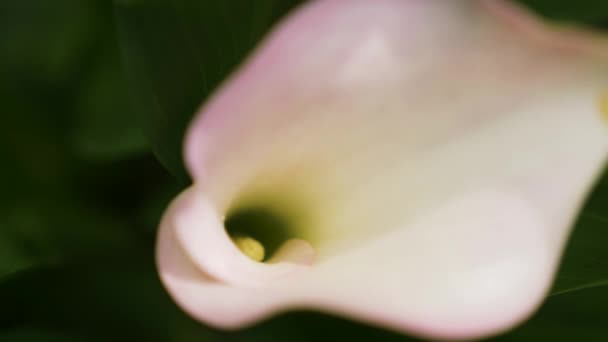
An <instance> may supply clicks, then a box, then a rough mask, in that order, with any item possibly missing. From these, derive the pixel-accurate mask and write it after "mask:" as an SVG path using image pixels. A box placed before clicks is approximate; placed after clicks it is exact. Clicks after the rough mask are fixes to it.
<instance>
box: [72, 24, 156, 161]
mask: <svg viewBox="0 0 608 342" xmlns="http://www.w3.org/2000/svg"><path fill="white" fill-rule="evenodd" d="M104 33H105V34H106V35H108V37H106V38H105V42H103V43H102V44H100V46H99V50H100V53H99V54H98V55H97V56H95V60H94V63H92V64H93V65H92V66H91V67H90V70H88V72H87V74H86V78H85V80H84V81H83V85H82V87H81V89H80V94H78V101H77V102H76V106H75V113H76V114H75V118H74V125H73V129H72V133H71V144H72V145H73V146H74V149H75V151H76V153H77V154H78V155H79V156H80V157H81V158H83V159H86V160H93V161H104V160H116V159H125V158H128V157H132V156H134V155H141V154H143V153H145V152H147V150H148V143H147V141H146V139H145V138H144V136H143V132H142V131H141V123H140V122H139V118H138V116H137V115H136V113H135V112H134V111H133V106H132V103H131V97H130V95H129V87H128V86H127V84H126V76H125V75H124V72H123V68H122V64H121V61H120V53H119V51H118V46H117V42H116V41H115V35H114V31H113V30H107V31H106V32H104ZM102 38H103V37H100V38H99V39H102ZM102 40H103V39H102Z"/></svg>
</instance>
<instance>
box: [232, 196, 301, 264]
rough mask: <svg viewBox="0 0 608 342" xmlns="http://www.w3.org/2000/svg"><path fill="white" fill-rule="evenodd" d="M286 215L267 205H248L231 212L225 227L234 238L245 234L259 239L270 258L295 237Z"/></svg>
mask: <svg viewBox="0 0 608 342" xmlns="http://www.w3.org/2000/svg"><path fill="white" fill-rule="evenodd" d="M289 221H290V220H288V219H287V218H286V217H284V216H282V215H280V214H278V213H276V212H274V211H272V210H270V209H269V208H266V207H262V206H260V207H246V208H240V209H237V210H235V211H234V212H232V213H230V214H229V215H228V216H227V217H226V220H225V222H224V227H225V228H226V231H227V232H228V235H230V236H231V237H232V238H234V237H237V236H245V237H249V238H252V239H255V240H257V241H258V242H259V243H261V244H262V245H263V246H264V249H265V257H264V259H263V260H262V261H265V260H267V259H269V258H270V257H271V256H272V255H273V254H274V252H275V251H276V250H277V249H278V248H279V247H280V246H281V245H282V244H283V243H284V242H285V241H287V240H289V239H291V238H294V235H293V234H292V229H291V227H290V225H289Z"/></svg>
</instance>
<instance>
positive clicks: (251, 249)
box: [232, 235, 266, 262]
mask: <svg viewBox="0 0 608 342" xmlns="http://www.w3.org/2000/svg"><path fill="white" fill-rule="evenodd" d="M232 241H233V242H234V244H235V245H236V246H237V247H238V248H239V249H240V250H241V252H243V254H245V255H246V256H248V257H249V258H250V259H251V260H253V261H258V262H260V261H262V260H264V256H265V254H266V251H265V249H264V245H262V244H261V243H260V242H259V241H258V240H256V239H254V238H252V237H250V236H244V235H237V236H232Z"/></svg>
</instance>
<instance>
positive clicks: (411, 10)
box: [157, 0, 608, 339]
mask: <svg viewBox="0 0 608 342" xmlns="http://www.w3.org/2000/svg"><path fill="white" fill-rule="evenodd" d="M607 60H608V44H607V43H606V42H605V41H604V40H603V39H602V38H601V37H598V36H595V35H593V34H590V33H585V32H582V31H575V30H553V29H552V28H550V27H548V26H546V25H545V24H543V23H541V22H539V21H538V20H536V18H534V17H532V16H531V15H530V14H528V13H527V12H525V11H524V10H522V9H520V8H517V7H515V6H514V5H512V4H511V3H508V2H503V1H492V0H489V1H469V0H454V1H444V0H376V1H368V0H351V1H341V0H319V1H313V2H310V3H308V4H306V5H305V6H303V7H301V8H300V9H299V10H297V11H296V12H295V13H293V14H292V15H291V16H289V17H288V18H287V19H286V20H285V21H284V22H283V23H282V24H281V25H279V26H278V27H277V28H276V29H275V30H274V32H273V33H272V34H271V35H270V36H269V37H268V38H267V39H266V40H265V41H264V42H263V44H262V45H261V46H260V47H259V49H258V50H257V51H256V52H255V53H254V54H253V56H252V57H251V58H250V59H249V60H248V61H247V62H246V63H245V64H244V65H243V66H242V67H241V68H240V69H239V70H238V71H237V72H236V73H235V74H234V75H233V76H232V77H231V78H230V79H229V80H228V81H227V82H226V83H225V84H224V85H223V86H222V87H221V88H220V89H219V90H218V91H217V92H216V94H215V95H214V96H213V97H212V98H211V99H210V101H209V102H208V103H207V104H206V105H205V106H204V108H203V109H202V110H201V112H200V113H199V114H198V115H197V116H196V118H195V119H194V121H193V122H192V124H191V126H190V128H189V132H188V135H187V137H186V142H185V161H186V165H187V168H188V170H189V172H190V174H191V176H192V178H193V181H194V184H193V185H192V186H191V187H190V188H189V189H187V190H185V191H184V192H183V193H182V194H181V195H180V196H179V197H178V198H177V199H175V200H174V202H173V203H172V204H171V206H170V207H169V209H168V210H167V212H166V213H165V215H164V217H163V220H162V222H161V225H160V231H159V237H158V246H157V261H158V268H159V272H160V276H161V279H162V281H163V283H164V284H165V286H166V288H167V289H168V290H169V292H170V294H171V295H172V297H173V298H174V299H175V301H176V302H177V303H178V304H179V305H180V306H181V307H182V308H183V309H184V310H186V311H187V312H188V313H189V314H191V315H192V316H193V317H195V318H197V319H199V320H201V321H203V322H205V323H208V324H211V325H214V326H219V327H225V328H236V327H241V326H245V325H248V324H252V323H254V322H257V321H259V320H261V319H263V318H265V317H268V316H269V315H271V314H274V313H277V312H281V311H285V310H288V309H291V308H310V309H318V310H322V311H327V312H332V313H337V314H341V315H344V316H346V317H349V318H353V319H357V320H361V321H367V322H371V323H374V324H378V325H380V326H383V327H387V328H391V329H395V330H399V331H403V332H408V333H413V334H417V335H423V336H431V337H439V338H454V339H458V338H472V337H480V336H485V335H489V334H493V333H497V332H500V331H503V330H505V329H508V328H510V327H512V326H513V325H515V324H516V323H518V322H521V321H522V320H524V319H525V318H526V317H528V316H529V315H530V314H531V313H532V312H533V310H534V309H535V308H537V307H538V305H539V304H540V302H541V301H542V299H543V297H544V296H545V294H546V292H547V291H548V289H549V287H550V285H551V282H552V279H553V275H554V273H555V271H556V268H557V266H558V263H559V259H560V256H561V253H562V250H563V247H564V244H565V242H566V241H567V237H568V234H569V232H570V229H571V227H572V223H573V220H574V218H575V217H576V215H577V213H578V210H579V209H580V206H581V203H582V202H583V200H584V198H585V195H586V194H587V192H588V191H589V189H590V187H591V185H592V184H593V181H594V179H595V178H596V177H597V176H598V174H599V172H600V170H601V168H602V166H603V164H604V162H605V160H606V156H607V154H608V120H607V119H606V116H607V114H606V111H607V109H606V106H607V105H606V101H607V100H606V94H607V91H608V62H607ZM252 206H254V207H255V206H262V207H265V208H267V209H268V210H271V211H274V212H276V213H278V214H279V215H282V216H284V217H286V218H287V221H289V222H290V225H291V227H292V229H293V236H292V237H293V238H291V239H287V240H286V241H285V243H284V244H283V245H282V246H281V247H280V248H279V249H278V250H277V251H276V252H274V254H273V255H272V256H271V257H270V259H269V260H268V261H266V262H257V261H255V260H252V258H253V259H256V258H257V259H258V260H259V259H261V258H262V257H261V255H263V249H262V247H263V246H260V245H258V242H257V241H256V240H253V241H252V240H244V241H246V243H247V246H248V247H247V249H248V250H254V252H251V253H254V254H255V257H253V256H252V255H251V254H248V255H245V254H244V253H243V252H241V250H240V249H239V247H238V246H237V245H238V244H239V243H241V242H239V243H237V244H235V243H234V241H233V237H231V236H230V234H229V233H228V232H227V231H226V229H225V227H224V224H225V220H226V217H227V216H229V215H230V213H232V212H234V211H238V210H239V208H248V207H252ZM250 238H252V237H245V239H250ZM254 238H255V237H254ZM246 253H248V252H246ZM260 253H262V254H260Z"/></svg>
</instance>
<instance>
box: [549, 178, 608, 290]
mask: <svg viewBox="0 0 608 342" xmlns="http://www.w3.org/2000/svg"><path fill="white" fill-rule="evenodd" d="M607 179H608V172H606V173H605V175H604V176H603V177H602V179H601V180H600V181H599V182H598V184H597V186H596V187H595V189H594V191H593V192H592V194H591V195H590V196H589V198H588V200H587V203H586V204H585V207H584V208H583V210H582V212H581V214H580V215H579V218H578V220H577V223H576V225H575V228H574V231H573V232H572V234H571V237H570V240H569V241H568V245H567V248H566V251H565V253H564V257H563V259H562V264H561V267H560V269H559V272H558V274H557V277H556V279H555V283H554V285H553V289H552V291H551V293H552V294H553V295H557V294H561V293H566V292H569V291H575V290H582V289H586V288H590V287H595V286H602V285H608V248H606V245H607V241H608V184H607V183H606V180H607Z"/></svg>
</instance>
